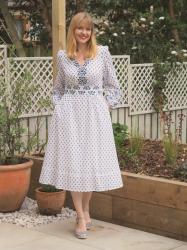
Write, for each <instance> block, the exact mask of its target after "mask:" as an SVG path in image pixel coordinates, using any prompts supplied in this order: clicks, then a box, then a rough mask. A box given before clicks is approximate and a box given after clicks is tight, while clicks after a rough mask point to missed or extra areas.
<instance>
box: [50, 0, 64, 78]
mask: <svg viewBox="0 0 187 250" xmlns="http://www.w3.org/2000/svg"><path fill="white" fill-rule="evenodd" d="M65 2H66V1H65V0H52V31H53V60H54V62H53V65H54V67H53V72H54V76H55V75H56V54H57V51H58V50H59V49H65V47H66V7H65Z"/></svg>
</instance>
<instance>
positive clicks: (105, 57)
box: [39, 46, 123, 192]
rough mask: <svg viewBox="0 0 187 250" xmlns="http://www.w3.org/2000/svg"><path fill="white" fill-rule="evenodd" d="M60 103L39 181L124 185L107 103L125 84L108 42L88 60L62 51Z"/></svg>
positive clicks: (80, 187) (79, 187)
mask: <svg viewBox="0 0 187 250" xmlns="http://www.w3.org/2000/svg"><path fill="white" fill-rule="evenodd" d="M57 67H58V73H57V77H56V80H55V84H54V88H53V96H52V97H53V103H54V105H55V107H54V111H53V115H52V119H51V122H50V126H49V133H48V143H47V146H46V150H45V156H44V162H43V166H42V171H41V175H40V179H39V182H40V183H43V184H52V185H54V186H55V187H56V188H61V189H64V190H69V191H80V192H88V191H106V190H111V189H116V188H120V187H122V186H123V183H122V178H121V173H120V168H119V163H118V158H117V153H116V147H115V142H114V136H113V130H112V122H111V117H110V112H109V110H108V104H110V106H111V107H112V108H113V107H115V105H116V104H117V103H118V102H119V98H120V88H119V82H118V80H117V77H116V74H115V69H114V66H113V63H112V58H111V55H110V53H109V51H108V47H107V46H99V52H98V54H97V56H96V57H95V58H94V59H86V60H85V62H84V64H83V65H80V64H79V63H78V62H77V61H76V60H74V59H70V58H68V57H67V55H66V53H65V52H64V51H63V50H60V51H59V52H58V54H57Z"/></svg>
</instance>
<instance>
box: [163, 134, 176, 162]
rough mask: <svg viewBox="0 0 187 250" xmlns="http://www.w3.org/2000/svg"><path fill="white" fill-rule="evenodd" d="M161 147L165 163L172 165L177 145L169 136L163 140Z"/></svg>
mask: <svg viewBox="0 0 187 250" xmlns="http://www.w3.org/2000/svg"><path fill="white" fill-rule="evenodd" d="M163 147H164V153H165V158H166V163H168V164H171V165H174V164H175V163H176V160H177V155H178V145H177V143H176V141H175V140H173V139H172V136H171V135H168V136H165V137H164V138H163Z"/></svg>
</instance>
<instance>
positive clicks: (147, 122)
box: [144, 114, 151, 138]
mask: <svg viewBox="0 0 187 250" xmlns="http://www.w3.org/2000/svg"><path fill="white" fill-rule="evenodd" d="M144 124H145V125H144V126H145V133H144V137H145V138H151V114H145V122H144Z"/></svg>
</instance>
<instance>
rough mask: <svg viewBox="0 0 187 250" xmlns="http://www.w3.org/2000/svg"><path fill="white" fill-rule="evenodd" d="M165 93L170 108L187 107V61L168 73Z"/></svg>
mask: <svg viewBox="0 0 187 250" xmlns="http://www.w3.org/2000/svg"><path fill="white" fill-rule="evenodd" d="M165 94H166V96H167V98H168V104H167V107H168V108H169V109H170V110H175V109H182V108H186V107H187V63H185V64H183V65H180V66H177V67H176V68H175V69H174V70H173V71H172V72H170V73H169V74H168V82H167V84H166V91H165ZM167 107H166V108H167Z"/></svg>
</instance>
